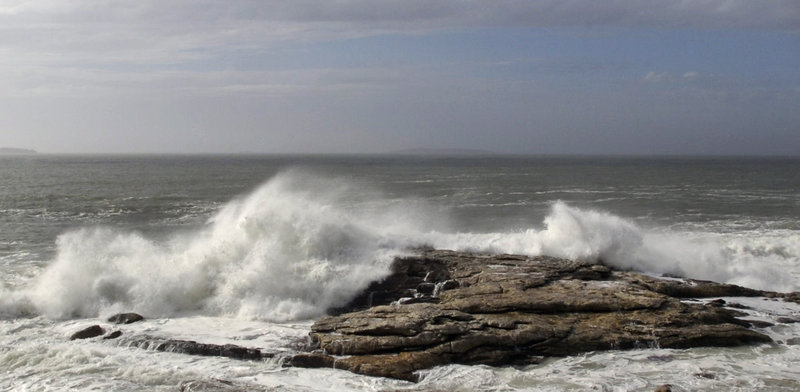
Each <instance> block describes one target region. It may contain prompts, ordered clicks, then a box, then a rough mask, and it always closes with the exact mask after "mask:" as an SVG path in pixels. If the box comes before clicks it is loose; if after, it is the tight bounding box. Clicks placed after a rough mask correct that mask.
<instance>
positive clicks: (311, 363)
mask: <svg viewBox="0 0 800 392" xmlns="http://www.w3.org/2000/svg"><path fill="white" fill-rule="evenodd" d="M335 361H336V358H334V357H332V356H330V355H326V354H319V353H309V354H297V355H294V356H292V357H289V358H287V359H286V360H285V362H284V366H296V367H303V368H332V367H335V366H334V362H335Z"/></svg>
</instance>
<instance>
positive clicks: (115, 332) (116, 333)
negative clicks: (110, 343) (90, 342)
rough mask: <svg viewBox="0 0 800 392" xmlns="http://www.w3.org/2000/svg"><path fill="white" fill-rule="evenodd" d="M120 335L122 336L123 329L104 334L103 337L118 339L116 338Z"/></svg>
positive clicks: (105, 338)
mask: <svg viewBox="0 0 800 392" xmlns="http://www.w3.org/2000/svg"><path fill="white" fill-rule="evenodd" d="M120 336H122V331H114V332H111V333H110V334H108V335H106V336H103V339H104V340H109V339H116V338H118V337H120Z"/></svg>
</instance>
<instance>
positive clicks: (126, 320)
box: [108, 313, 144, 324]
mask: <svg viewBox="0 0 800 392" xmlns="http://www.w3.org/2000/svg"><path fill="white" fill-rule="evenodd" d="M142 320H144V317H143V316H142V315H140V314H138V313H117V314H115V315H113V316H111V317H109V318H108V321H109V322H112V323H114V324H131V323H135V322H137V321H142Z"/></svg>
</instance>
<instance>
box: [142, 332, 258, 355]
mask: <svg viewBox="0 0 800 392" xmlns="http://www.w3.org/2000/svg"><path fill="white" fill-rule="evenodd" d="M127 344H128V345H129V346H132V347H139V348H143V349H149V350H155V351H164V352H170V353H179V354H189V355H200V356H206V357H227V358H233V359H247V360H260V359H264V358H272V357H273V356H274V354H272V353H264V352H261V350H259V349H257V348H249V347H242V346H237V345H234V344H211V343H198V342H196V341H193V340H180V339H164V338H157V337H152V336H146V335H145V336H140V337H137V338H133V339H132V340H130V341H128V342H127Z"/></svg>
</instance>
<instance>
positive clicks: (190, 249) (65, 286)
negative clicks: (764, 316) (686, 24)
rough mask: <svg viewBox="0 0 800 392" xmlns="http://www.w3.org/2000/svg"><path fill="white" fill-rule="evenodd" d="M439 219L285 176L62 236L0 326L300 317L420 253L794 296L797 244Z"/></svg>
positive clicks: (5, 306) (12, 296) (8, 296)
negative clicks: (191, 222) (186, 221)
mask: <svg viewBox="0 0 800 392" xmlns="http://www.w3.org/2000/svg"><path fill="white" fill-rule="evenodd" d="M446 215H447V214H446V213H444V212H442V209H441V208H438V209H437V208H433V207H432V206H428V205H426V204H425V203H422V202H419V201H414V200H396V199H385V198H382V197H381V196H380V195H379V194H378V193H377V192H373V191H369V190H365V189H364V187H363V186H356V185H354V184H348V182H347V181H343V180H341V179H323V178H320V177H318V176H313V175H309V174H307V173H302V172H297V171H287V172H283V173H281V174H278V175H277V176H275V177H274V178H272V179H270V180H269V181H268V182H266V183H265V184H263V185H262V186H260V187H259V188H257V189H256V190H254V191H253V192H252V193H251V194H249V195H247V196H244V197H242V198H238V199H235V200H233V201H230V202H229V203H227V204H226V205H225V206H224V207H222V208H221V210H219V211H218V212H217V213H216V215H214V216H213V217H212V218H211V219H210V220H209V221H208V223H207V225H206V226H204V227H203V228H201V229H199V230H196V231H193V232H182V233H174V234H173V235H171V236H169V237H168V238H166V239H160V240H156V239H153V238H148V237H146V236H144V235H142V234H140V233H136V232H130V231H125V230H120V229H117V228H112V227H92V228H83V229H78V230H73V231H69V232H66V233H64V234H62V235H61V236H59V238H58V240H57V247H58V251H57V255H56V257H55V259H54V260H53V262H52V263H51V265H50V266H49V267H48V268H47V269H46V270H45V271H44V272H43V274H42V275H40V276H39V277H38V279H36V281H35V282H34V283H33V284H32V286H31V287H30V288H28V289H25V290H22V291H17V292H8V291H5V292H1V293H0V294H2V300H0V315H3V314H4V313H5V314H9V313H30V312H33V313H40V314H44V315H47V316H48V317H51V318H70V317H94V316H98V315H104V314H109V313H111V312H116V311H122V310H133V311H137V312H140V313H144V314H147V315H149V316H152V317H156V316H161V317H165V316H172V315H177V314H183V313H192V312H197V313H203V314H209V315H224V316H231V317H238V318H249V319H263V320H269V321H288V320H297V319H307V318H313V317H317V316H319V315H321V314H323V313H324V312H325V311H326V310H327V309H329V308H331V307H335V306H340V305H343V304H345V303H346V302H347V301H349V300H350V299H351V298H352V297H353V296H355V295H356V294H357V293H358V292H359V291H360V290H363V288H364V287H366V286H367V285H368V284H369V282H371V281H373V280H377V279H381V278H383V277H384V276H386V275H387V274H388V272H389V265H390V262H391V260H392V259H393V258H394V257H396V256H397V255H400V254H403V253H404V252H406V250H407V249H408V248H409V247H412V246H421V245H431V246H434V247H436V248H446V249H455V250H470V251H480V252H490V253H519V254H527V255H552V256H560V257H566V258H574V259H582V260H592V261H597V260H601V261H602V262H604V263H607V264H609V265H613V266H615V267H619V268H626V269H636V270H641V271H646V272H653V273H670V274H674V275H680V276H685V277H692V278H699V279H711V280H717V281H723V282H730V283H736V284H741V285H745V286H749V287H754V288H761V289H771V290H794V289H797V280H798V276H800V275H798V274H797V273H796V271H798V268H800V267H799V266H800V245H798V244H800V235H798V233H797V232H790V233H781V234H780V235H775V234H768V235H753V236H729V235H727V236H726V235H718V234H713V233H680V232H669V231H658V230H648V229H643V228H641V227H639V226H637V225H636V224H634V223H633V222H632V221H630V220H627V219H625V218H622V217H619V216H615V215H612V214H609V213H605V212H601V211H593V210H585V209H579V208H575V207H572V206H569V205H567V204H565V203H563V202H554V203H553V205H552V206H551V211H550V213H549V215H548V216H547V217H546V218H545V219H544V222H543V224H542V228H541V229H536V228H531V229H527V230H523V231H514V232H494V233H466V232H459V231H458V230H448V229H446V228H443V227H442V224H441V222H447V221H448V217H447V216H446ZM455 224H457V222H456V223H455ZM786 268H789V269H790V270H792V271H795V275H792V274H786V273H785V272H784V271H785V270H786ZM0 291H3V290H2V288H0Z"/></svg>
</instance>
